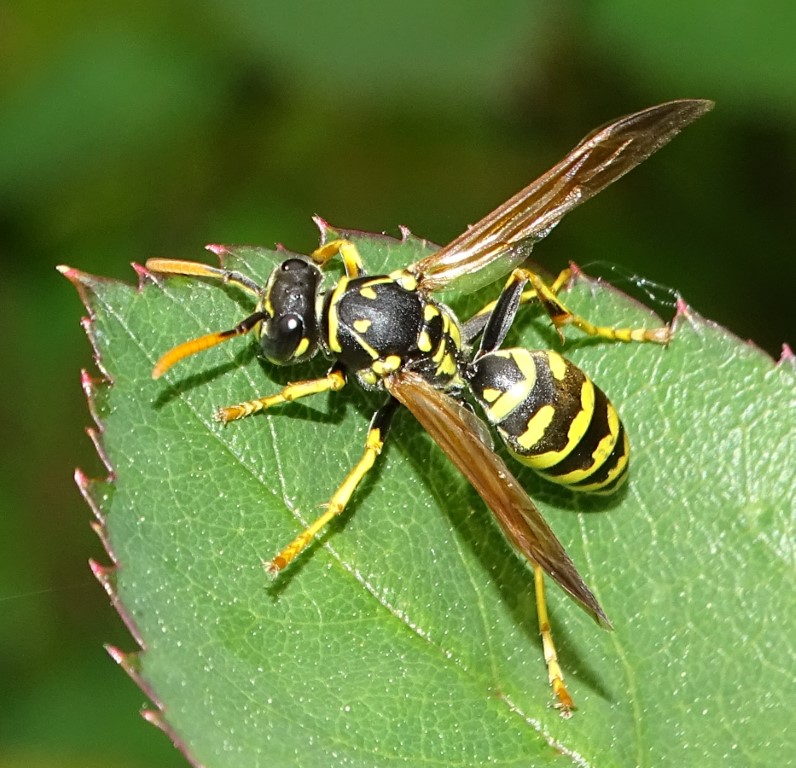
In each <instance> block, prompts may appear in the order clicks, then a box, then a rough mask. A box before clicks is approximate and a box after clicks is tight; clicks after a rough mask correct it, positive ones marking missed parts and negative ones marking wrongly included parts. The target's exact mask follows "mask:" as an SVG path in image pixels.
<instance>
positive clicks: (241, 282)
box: [145, 259, 263, 298]
mask: <svg viewBox="0 0 796 768" xmlns="http://www.w3.org/2000/svg"><path fill="white" fill-rule="evenodd" d="M145 266H146V268H147V269H148V270H150V271H151V272H159V273H160V274H163V275H187V276H189V277H210V278H212V279H213V280H219V281H220V282H222V283H229V284H231V285H237V286H238V288H243V290H244V291H247V292H248V293H250V294H252V295H253V296H254V297H255V298H259V297H260V295H261V294H262V292H263V289H262V288H261V287H260V286H259V285H257V283H255V282H254V280H252V279H250V278H248V277H246V275H242V274H241V273H240V272H233V271H232V270H230V269H219V268H218V267H211V266H209V265H208V264H202V263H201V262H199V261H183V260H182V259H147V262H146V265H145Z"/></svg>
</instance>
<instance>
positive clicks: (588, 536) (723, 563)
mask: <svg viewBox="0 0 796 768" xmlns="http://www.w3.org/2000/svg"><path fill="white" fill-rule="evenodd" d="M356 239H357V241H358V243H359V246H360V249H361V252H362V255H363V257H364V260H365V263H366V264H367V265H368V267H369V269H370V271H371V272H372V273H378V272H379V271H382V270H387V269H389V268H394V267H397V266H401V265H405V264H407V263H410V262H412V261H414V260H416V259H417V258H418V257H419V256H420V255H421V254H422V253H423V252H425V250H426V248H427V246H426V245H425V243H423V242H422V241H419V240H415V239H413V238H407V239H406V240H405V241H404V242H398V241H394V240H390V239H389V238H384V237H375V236H374V237H365V236H356ZM283 256H284V252H282V253H274V252H269V251H266V250H263V249H256V248H238V249H230V251H229V253H228V254H227V263H228V264H229V265H230V266H231V267H233V268H236V269H240V270H242V271H244V272H246V273H247V274H249V275H251V276H252V277H254V278H255V279H257V280H259V281H264V280H265V278H266V276H267V274H268V272H269V271H270V269H271V267H272V266H273V264H274V263H275V262H276V261H277V260H278V259H280V258H282V257H283ZM66 273H67V276H68V277H70V279H72V280H73V282H74V283H75V284H76V285H77V287H78V289H79V290H80V292H81V294H82V295H83V298H84V300H85V302H86V304H87V306H88V308H89V310H90V313H91V322H90V324H89V325H88V330H89V333H90V336H91V338H92V341H93V344H94V346H95V349H96V354H97V359H98V362H99V364H100V366H101V368H102V370H103V372H104V373H105V375H106V376H107V378H108V380H109V381H110V382H111V384H110V386H106V385H104V384H100V383H98V382H90V381H88V380H86V387H87V390H89V392H90V395H91V401H92V403H93V405H92V408H93V410H94V413H95V418H96V419H97V420H98V424H99V426H100V429H101V438H98V444H99V445H100V447H101V451H102V454H103V456H104V457H105V459H106V462H107V464H108V466H109V467H110V468H111V471H112V480H109V481H107V482H105V481H88V480H86V478H85V477H83V475H82V474H79V475H78V479H79V481H80V484H81V487H82V488H83V490H84V492H85V493H86V495H87V497H88V498H89V500H90V501H91V503H92V505H93V506H94V508H95V510H96V512H97V514H98V516H99V519H100V525H99V526H98V528H99V530H100V532H101V534H102V535H103V537H104V539H105V540H106V543H107V546H108V548H109V551H110V552H111V554H112V557H113V560H114V563H115V565H116V568H115V569H112V570H110V571H100V569H99V568H97V571H98V573H99V574H100V575H101V576H102V577H103V578H104V581H105V583H106V586H107V587H108V589H109V592H110V594H111V595H112V598H113V600H114V601H115V602H116V603H117V607H118V608H119V610H120V611H121V612H122V615H123V616H124V617H125V618H126V620H127V622H128V624H129V625H130V626H131V629H132V630H133V633H134V635H135V636H136V638H137V639H138V641H139V642H140V644H141V645H142V647H143V649H144V650H143V652H142V653H140V654H139V655H137V656H133V655H124V654H121V652H118V651H115V650H114V651H113V652H114V654H115V655H116V658H117V659H118V660H119V661H120V662H122V663H123V664H124V666H125V667H126V668H127V669H128V670H129V671H130V672H131V674H133V676H134V677H135V678H136V679H137V680H138V681H139V683H140V684H141V685H142V686H143V687H144V689H145V690H146V691H147V692H148V693H149V695H150V696H151V697H152V698H153V700H154V701H155V702H156V703H157V706H158V710H157V712H155V713H150V714H149V715H148V716H149V717H150V719H152V720H153V721H155V722H158V723H159V724H161V725H162V726H163V727H164V728H166V730H167V732H169V733H170V735H171V736H172V737H173V738H174V739H175V741H176V742H177V743H178V744H179V745H181V746H182V748H183V749H184V750H185V751H186V752H187V753H188V754H189V755H191V756H192V759H193V760H195V761H196V762H198V763H201V764H204V765H208V766H210V765H212V766H225V765H229V766H243V765H245V766H256V765H274V764H276V765H279V764H283V765H285V764H287V765H291V764H301V765H306V766H310V765H323V766H326V765H332V764H333V765H359V766H368V767H369V768H372V767H373V766H379V765H396V764H404V765H421V764H435V765H451V764H458V765H463V766H470V765H486V764H489V765H498V766H507V765H518V766H519V765H522V766H527V765H553V764H555V765H563V764H564V762H565V761H567V760H568V761H570V762H572V763H575V764H578V765H599V766H636V765H639V766H661V765H674V766H682V765H700V766H710V765H722V766H728V765H744V766H748V765H770V764H771V763H772V761H773V762H777V761H778V757H780V756H784V755H786V754H787V753H788V750H789V742H790V736H789V728H790V725H791V723H790V720H791V712H792V704H793V690H794V689H793V682H794V681H793V671H794V669H796V663H795V662H796V659H794V655H795V654H794V642H793V638H794V636H796V631H795V630H796V627H795V626H794V616H796V600H794V594H796V590H795V589H794V587H796V584H795V583H794V568H793V565H794V553H793V517H794V508H795V507H796V505H795V504H794V469H795V468H796V456H794V452H795V451H796V394H795V393H796V367H795V366H794V361H793V358H792V356H787V357H784V358H783V361H782V362H780V364H774V362H773V361H772V360H771V359H770V358H768V357H767V356H766V355H765V354H763V353H762V352H761V351H760V350H758V349H757V348H755V347H754V346H752V345H750V344H748V343H744V342H741V341H739V340H738V339H737V338H735V337H733V336H732V335H731V334H729V333H728V332H727V331H725V330H723V329H722V328H719V327H717V326H715V325H714V324H712V323H710V322H708V321H705V320H703V319H702V318H700V317H699V316H698V315H697V314H696V313H694V312H693V311H692V310H690V309H688V308H685V307H681V309H680V312H679V313H678V317H677V319H676V325H675V327H676V337H675V339H674V341H673V342H672V343H671V344H670V345H669V346H668V348H662V347H659V346H655V345H644V344H624V345H623V344H611V343H607V342H602V341H595V340H591V339H583V338H581V337H579V336H578V334H577V332H575V331H572V332H568V337H569V340H568V341H567V343H566V344H565V346H564V351H565V352H566V354H567V355H568V356H569V357H570V358H571V359H572V360H573V361H574V362H576V363H577V364H578V365H580V366H581V367H582V368H584V370H586V371H588V372H589V373H590V375H591V376H592V377H593V378H594V380H595V381H596V382H597V383H598V384H599V385H600V386H601V387H602V388H603V389H604V390H605V391H606V392H608V393H609V395H610V396H611V398H612V399H613V401H614V403H615V405H616V406H617V408H618V409H619V411H620V413H621V414H622V416H623V419H624V422H625V425H626V427H627V429H628V431H629V434H630V436H631V444H632V450H633V458H632V471H631V479H630V482H629V484H628V485H627V487H626V488H625V489H624V490H623V491H621V492H620V493H619V494H618V495H617V496H616V497H609V498H603V499H592V498H581V497H577V498H576V497H573V495H572V494H570V493H568V492H566V491H564V490H560V489H557V488H555V487H549V484H545V483H544V482H543V481H541V480H539V479H537V478H536V476H535V475H534V474H533V473H532V472H530V471H526V470H525V469H524V468H522V467H520V468H518V469H517V474H518V476H519V477H520V479H521V480H522V482H523V484H524V485H525V486H526V488H528V490H529V492H530V493H531V495H532V496H533V497H534V499H536V500H537V501H538V503H539V505H540V507H541V509H542V510H543V512H544V513H545V516H546V517H547V519H548V521H549V522H550V523H551V525H552V527H553V528H554V530H555V531H556V532H557V534H558V536H559V537H560V538H561V540H562V541H563V542H564V544H565V546H566V547H567V548H568V550H569V552H570V554H571V555H572V557H573V559H574V561H575V563H576V564H577V565H578V567H579V569H580V570H581V573H582V574H583V576H584V578H585V579H586V581H587V582H588V583H589V584H590V586H591V587H592V588H593V589H594V591H595V592H596V594H597V596H598V598H599V599H600V601H601V603H602V605H603V607H604V608H605V610H606V611H607V613H608V615H609V616H610V618H611V619H612V621H613V623H614V625H615V627H616V630H615V631H614V632H606V631H603V630H601V629H599V628H598V627H597V626H596V625H595V624H594V622H593V621H591V620H590V619H589V618H588V617H587V616H586V615H585V614H584V613H583V612H582V611H580V610H579V609H578V607H577V606H576V605H575V604H574V603H572V602H571V601H569V600H566V599H563V593H562V592H561V591H560V590H559V589H558V588H557V587H554V586H551V587H550V589H549V592H548V599H549V602H550V605H551V618H552V621H553V631H554V636H555V638H556V640H557V643H558V646H559V656H560V660H561V662H562V665H563V668H564V672H565V675H566V677H567V682H568V685H569V687H570V690H571V692H572V694H573V696H574V698H575V700H576V703H577V705H578V710H577V712H576V713H575V715H574V716H573V718H572V719H570V720H563V719H562V718H560V717H559V715H558V714H557V713H556V712H555V710H553V709H552V708H551V703H552V702H551V694H550V691H549V689H548V685H547V680H546V672H545V667H544V663H543V660H542V655H541V648H540V643H539V639H538V636H537V626H536V617H535V606H534V598H533V589H532V574H531V572H530V569H529V568H528V567H527V565H526V564H525V563H524V562H523V561H522V560H521V559H520V558H519V557H518V556H516V555H515V554H514V553H513V551H512V550H511V549H510V547H509V545H508V544H507V543H506V542H505V541H504V539H503V538H502V536H501V534H500V532H499V531H498V529H497V527H496V524H495V523H494V521H493V520H492V519H491V517H490V514H489V512H488V510H487V509H485V507H484V505H483V504H482V503H481V502H480V500H479V499H478V497H477V496H475V495H474V493H473V492H472V491H471V490H470V489H469V487H468V486H467V485H466V483H465V482H464V481H463V480H462V478H461V477H460V476H459V475H458V474H457V472H456V471H455V470H454V469H453V468H452V467H451V466H450V465H449V464H448V463H447V462H446V460H445V459H444V457H443V456H442V455H441V452H440V451H439V450H438V449H437V448H436V447H435V446H434V445H433V443H432V441H431V440H430V438H429V437H428V435H426V434H425V433H423V432H422V430H421V429H420V428H419V426H418V425H417V424H416V423H415V422H414V421H413V419H412V418H411V417H410V416H409V414H407V413H401V414H399V416H398V418H397V419H396V423H395V424H394V426H393V431H392V433H391V436H390V441H389V443H388V445H387V447H386V449H385V452H384V454H383V455H382V457H381V460H380V462H379V464H378V466H377V468H376V469H375V470H374V471H373V473H372V474H371V475H369V476H368V478H367V479H366V481H365V483H364V485H363V487H362V488H361V489H360V490H359V491H358V492H357V494H356V495H355V497H354V500H353V502H352V504H351V506H350V508H349V510H348V511H347V513H346V514H345V515H344V517H343V519H342V520H340V521H339V522H337V523H335V524H333V525H332V526H330V528H329V529H328V530H327V531H326V532H325V533H324V534H323V535H322V536H321V537H320V539H319V540H318V541H317V542H316V544H315V545H313V546H312V547H311V548H310V549H309V550H308V551H307V552H306V553H304V555H302V556H301V558H300V559H299V560H298V561H297V562H296V563H294V565H293V566H291V568H290V569H289V570H288V571H286V572H285V573H283V574H282V575H281V576H280V578H279V579H278V580H277V581H276V582H275V583H270V582H269V580H268V578H267V577H266V574H265V573H264V571H263V567H262V562H263V561H264V560H267V559H269V558H270V557H271V556H272V555H273V554H275V552H276V551H277V550H278V549H279V548H280V547H281V546H283V545H284V544H286V543H287V542H288V541H289V540H291V539H292V537H293V536H294V535H295V534H296V533H297V532H298V531H299V530H300V529H301V528H302V526H303V525H304V524H305V523H306V522H308V521H309V520H311V519H313V518H314V517H315V516H316V515H317V514H318V511H319V510H318V508H319V505H320V504H322V503H324V502H325V501H326V500H328V498H329V496H330V495H331V493H332V491H333V490H334V489H335V487H336V486H337V484H338V483H339V482H340V480H341V479H342V477H343V476H344V474H345V473H346V472H347V471H348V469H349V468H350V467H351V466H352V465H353V464H354V463H355V462H356V460H357V459H358V458H359V455H360V453H361V450H362V445H363V441H364V437H365V433H366V430H367V424H368V419H369V416H370V414H371V413H372V412H373V410H374V409H375V408H376V407H378V405H379V404H380V403H381V401H382V398H383V396H380V395H379V394H378V393H367V392H363V391H361V390H359V389H358V388H357V387H356V386H355V385H352V386H350V387H348V388H347V389H346V390H344V391H343V392H342V393H338V394H335V395H319V396H316V397H314V398H309V399H307V400H304V401H302V402H298V403H293V404H290V405H286V406H283V407H282V408H280V409H277V410H274V411H272V412H269V413H267V414H263V415H260V416H256V417H252V418H249V419H246V420H244V421H242V422H239V423H234V424H230V425H228V426H226V427H222V426H220V425H218V424H216V423H215V422H214V421H213V420H212V415H213V412H214V410H215V408H216V407H218V406H220V405H228V404H232V403H237V402H239V401H241V400H245V399H249V398H251V397H254V396H257V395H261V394H267V393H270V392H274V391H275V390H277V389H278V388H279V387H280V386H282V385H283V384H284V383H286V382H287V381H289V380H291V379H296V378H304V377H311V376H313V375H319V374H322V373H323V372H324V370H325V366H326V365H328V364H327V363H325V362H324V361H322V360H318V361H314V362H313V363H312V364H311V365H309V366H306V367H304V368H303V369H301V370H300V371H295V370H289V369H287V370H286V369H274V368H272V367H269V366H268V365H266V364H263V363H261V362H260V361H259V360H258V358H257V357H256V356H255V354H254V351H253V348H252V343H251V341H247V340H241V339H238V340H234V341H231V342H229V343H227V344H225V345H222V346H220V347H218V348H215V349H213V350H209V351H207V352H205V353H203V354H201V355H196V356H195V357H191V358H189V359H187V360H185V361H184V362H182V363H180V365H179V366H178V367H176V368H175V369H173V370H172V371H171V372H169V374H168V375H167V376H166V377H165V378H164V379H163V380H160V381H153V380H152V379H151V378H150V371H151V368H152V365H153V363H154V362H155V360H156V359H157V358H158V357H159V356H160V355H161V354H162V353H163V352H164V351H166V350H167V349H169V348H171V347H172V346H174V345H175V344H177V343H179V342H181V341H184V340H186V339H188V338H191V337H194V336H198V335H201V334H204V333H207V332H208V331H211V330H220V329H223V328H228V327H231V326H232V325H234V324H235V323H236V322H238V321H239V320H240V319H242V317H244V316H245V315H246V314H247V313H248V312H249V311H250V310H251V305H250V302H249V299H248V297H247V296H245V295H244V294H242V293H241V292H240V291H238V290H236V289H235V288H234V287H232V286H224V287H222V286H219V285H217V284H211V283H209V282H204V281H201V280H190V279H187V278H170V279H167V280H160V279H159V280H158V281H157V283H156V282H154V281H153V280H151V279H150V278H149V277H147V276H146V275H145V274H144V275H143V277H142V285H141V286H140V288H138V289H136V288H133V287H130V286H127V285H124V284H121V283H118V282H112V281H106V280H102V279H99V278H95V277H91V276H88V275H85V274H82V273H79V272H77V271H76V270H67V271H66ZM495 293H496V288H493V289H492V291H490V292H488V294H491V296H494V295H495ZM454 298H455V297H454ZM481 298H483V297H481ZM478 300H479V298H478V297H475V298H474V297H469V298H467V299H466V300H465V301H466V304H465V305H460V304H459V303H456V302H455V301H454V302H453V304H454V306H455V307H456V308H457V310H460V313H461V315H462V316H466V313H467V311H468V307H470V308H471V307H472V306H473V305H474V303H477V302H478ZM565 300H566V301H567V302H568V304H570V306H571V307H572V308H573V309H575V310H576V311H581V312H582V313H584V314H586V315H588V317H589V318H590V319H591V320H593V321H595V322H598V323H604V324H607V323H612V324H630V325H646V326H655V325H657V324H659V323H660V321H659V320H658V319H657V318H656V317H655V316H654V315H652V314H651V313H650V312H649V311H648V310H646V309H645V308H643V307H641V306H640V305H638V304H635V303H633V302H632V301H630V300H629V299H628V298H627V297H625V296H623V295H621V294H619V293H618V292H616V291H615V290H613V289H611V288H610V287H607V286H605V285H603V284H600V283H597V282H594V281H589V280H587V279H585V278H581V279H578V280H577V281H576V285H575V287H574V288H573V289H572V290H571V291H568V292H567V293H566V294H565ZM508 342H509V343H511V344H513V345H519V344H524V345H527V346H531V347H534V346H551V345H552V346H554V347H557V348H560V343H559V342H558V340H557V338H556V336H555V334H554V333H553V332H552V331H551V330H550V328H549V323H548V322H547V321H545V320H544V319H543V318H540V317H539V316H538V314H536V313H535V311H534V310H533V309H531V308H526V309H523V310H522V312H521V313H520V315H519V318H518V321H517V323H516V328H515V329H513V330H512V334H511V335H510V338H509V340H508ZM512 466H514V467H517V466H518V465H516V463H515V464H513V465H512Z"/></svg>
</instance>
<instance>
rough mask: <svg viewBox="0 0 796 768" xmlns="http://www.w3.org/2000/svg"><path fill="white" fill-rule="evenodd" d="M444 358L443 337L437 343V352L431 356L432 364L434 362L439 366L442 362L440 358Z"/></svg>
mask: <svg viewBox="0 0 796 768" xmlns="http://www.w3.org/2000/svg"><path fill="white" fill-rule="evenodd" d="M443 357H445V337H444V336H443V337H442V338H441V339H440V341H439V346H438V347H437V351H436V352H435V353H434V354H433V355H432V356H431V360H432V362H435V363H436V364H437V365H439V364H440V363H441V362H442V358H443Z"/></svg>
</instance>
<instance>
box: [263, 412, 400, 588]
mask: <svg viewBox="0 0 796 768" xmlns="http://www.w3.org/2000/svg"><path fill="white" fill-rule="evenodd" d="M397 407H398V401H397V400H395V399H394V398H390V399H389V400H388V401H387V402H386V403H385V404H384V405H383V406H382V407H381V408H379V410H378V411H376V413H375V414H374V415H373V418H372V419H371V422H370V427H369V428H368V435H367V437H366V439H365V450H364V452H363V453H362V457H361V458H360V460H359V461H358V462H357V463H356V465H355V466H354V468H353V469H352V470H351V471H350V472H349V473H348V476H347V477H346V479H345V480H343V482H342V484H341V485H340V487H339V488H338V489H337V490H336V491H335V492H334V496H332V498H331V500H330V501H329V503H328V504H327V505H326V511H325V512H324V513H323V514H322V515H321V516H320V517H319V518H318V519H317V520H315V522H314V523H312V524H311V525H308V526H307V527H306V528H305V529H304V530H303V531H302V532H301V533H300V534H299V535H298V536H296V538H295V539H293V541H291V542H290V544H288V545H287V546H286V547H285V548H284V549H282V550H281V551H280V552H279V554H277V555H276V557H274V558H273V560H271V561H270V562H268V563H267V564H266V570H267V571H268V573H269V574H271V575H272V576H276V575H277V574H278V573H279V572H280V571H281V570H282V569H283V568H285V567H287V566H288V565H289V564H290V563H291V562H292V561H293V560H294V559H295V558H296V556H297V555H298V554H299V553H301V551H302V550H304V549H305V548H306V547H307V545H308V544H309V543H310V542H311V541H312V540H313V539H314V538H315V537H316V536H317V535H318V533H319V532H320V531H321V529H322V528H323V527H324V526H325V525H326V524H327V523H329V522H330V521H331V520H332V519H334V518H335V517H337V515H339V514H340V513H341V512H342V511H343V510H344V509H345V508H346V505H347V504H348V502H349V500H350V499H351V496H352V495H353V493H354V491H355V490H356V488H357V486H358V485H359V484H360V483H361V482H362V480H363V478H364V477H365V475H366V474H367V473H368V472H369V471H370V470H371V469H372V468H373V465H374V464H375V462H376V457H377V456H378V455H379V454H380V453H381V449H382V447H383V446H384V441H385V440H386V439H387V432H388V431H389V428H390V422H391V421H392V417H393V414H394V413H395V411H396V409H397Z"/></svg>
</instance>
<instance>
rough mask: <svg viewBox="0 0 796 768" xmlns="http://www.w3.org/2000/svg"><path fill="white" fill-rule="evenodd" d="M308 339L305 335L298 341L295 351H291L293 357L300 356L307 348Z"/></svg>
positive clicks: (308, 344)
mask: <svg viewBox="0 0 796 768" xmlns="http://www.w3.org/2000/svg"><path fill="white" fill-rule="evenodd" d="M309 346H310V340H309V339H308V338H307V337H306V336H305V337H304V338H302V340H301V341H300V342H299V343H298V346H297V347H296V351H295V352H294V353H293V357H301V356H302V355H303V354H304V353H305V352H306V351H307V349H308V348H309Z"/></svg>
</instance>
